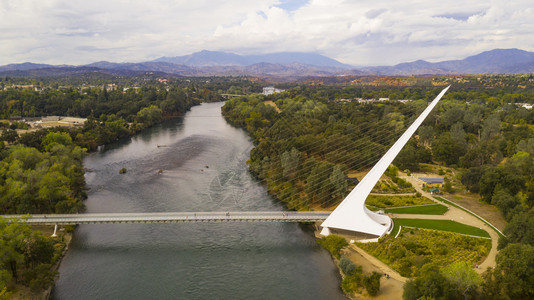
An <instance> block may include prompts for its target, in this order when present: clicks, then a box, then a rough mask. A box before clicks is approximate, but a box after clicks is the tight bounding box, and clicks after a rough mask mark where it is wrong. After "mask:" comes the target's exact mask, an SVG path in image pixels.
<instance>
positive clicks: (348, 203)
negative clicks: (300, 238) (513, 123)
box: [321, 85, 450, 237]
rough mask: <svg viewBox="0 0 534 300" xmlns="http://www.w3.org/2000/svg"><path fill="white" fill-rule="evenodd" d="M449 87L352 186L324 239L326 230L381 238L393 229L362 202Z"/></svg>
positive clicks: (326, 227)
mask: <svg viewBox="0 0 534 300" xmlns="http://www.w3.org/2000/svg"><path fill="white" fill-rule="evenodd" d="M449 87H450V85H449V86H448V87H446V88H445V89H443V90H442V91H441V93H439V95H438V96H437V97H436V98H435V99H434V100H433V101H432V102H431V103H430V104H429V105H428V106H427V108H426V109H425V110H424V111H423V112H422V113H421V115H420V116H419V117H417V119H416V120H415V121H414V122H413V123H412V125H410V127H408V129H407V130H406V132H404V133H403V134H402V136H401V137H400V138H399V139H398V140H397V141H396V142H395V144H393V146H391V148H390V149H389V150H388V151H387V152H386V154H384V156H382V158H381V159H380V160H379V161H378V162H377V163H376V165H375V166H374V167H373V168H372V169H371V171H369V173H367V175H366V176H365V177H364V178H363V179H362V181H360V183H358V185H356V187H355V188H354V189H353V190H352V191H351V192H350V193H349V194H348V195H347V197H345V199H344V200H343V201H342V202H341V203H340V204H339V205H338V207H337V208H336V209H335V210H334V211H333V212H332V213H331V214H330V216H329V217H328V218H327V219H326V220H325V221H324V222H323V223H322V224H321V227H322V228H323V229H322V231H321V234H322V235H324V236H327V235H329V234H330V233H331V231H330V229H333V230H336V229H337V230H341V231H349V232H357V233H364V234H368V235H373V236H378V237H382V236H384V235H385V234H386V233H389V232H391V230H392V229H393V221H392V220H391V218H390V217H388V216H387V215H383V214H378V213H375V212H373V211H370V210H369V209H367V207H365V199H367V196H369V193H371V191H372V190H373V187H374V186H375V185H376V183H377V182H378V180H379V179H380V177H381V176H382V174H384V172H385V171H386V169H387V168H388V166H389V165H390V164H391V163H392V162H393V160H394V159H395V157H396V156H397V154H399V152H400V151H401V150H402V148H403V147H404V145H405V144H406V143H407V142H408V140H409V139H410V137H411V136H412V135H413V134H414V133H415V131H416V130H417V128H419V126H420V125H421V124H422V123H423V121H424V120H425V118H426V117H427V116H428V115H429V114H430V112H431V111H432V109H433V108H434V107H435V106H436V104H438V101H439V100H440V99H441V97H443V95H444V94H445V92H447V90H448V89H449Z"/></svg>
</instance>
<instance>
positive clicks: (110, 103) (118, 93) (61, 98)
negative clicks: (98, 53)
mask: <svg viewBox="0 0 534 300" xmlns="http://www.w3.org/2000/svg"><path fill="white" fill-rule="evenodd" d="M219 100H221V97H220V96H218V94H216V93H215V92H212V91H210V90H207V89H203V88H198V87H193V88H192V89H189V88H180V87H175V86H152V85H149V86H142V87H140V88H129V89H127V90H126V91H124V90H123V89H121V88H118V87H107V86H104V87H98V88H97V87H93V88H90V87H68V88H57V89H54V88H51V87H45V88H43V89H42V90H39V91H36V90H34V89H31V88H24V89H17V88H9V89H6V90H3V91H0V118H9V117H12V116H19V117H41V116H50V115H56V116H72V117H83V118H87V117H92V118H95V119H99V118H101V117H102V116H106V115H114V116H116V117H117V118H119V119H123V120H125V121H127V122H134V121H136V120H135V118H136V115H137V113H138V112H139V111H140V110H141V109H143V108H145V107H148V106H150V105H155V106H157V107H159V108H160V109H161V110H162V111H163V113H164V114H165V115H167V116H173V115H179V114H181V113H183V112H184V111H185V110H187V108H188V107H190V106H191V105H193V104H194V103H198V102H200V101H207V102H210V101H219Z"/></svg>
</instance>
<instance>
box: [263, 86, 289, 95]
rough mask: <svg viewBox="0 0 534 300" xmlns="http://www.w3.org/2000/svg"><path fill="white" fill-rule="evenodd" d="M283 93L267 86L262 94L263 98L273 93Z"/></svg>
mask: <svg viewBox="0 0 534 300" xmlns="http://www.w3.org/2000/svg"><path fill="white" fill-rule="evenodd" d="M284 91H285V90H281V89H277V88H275V87H274V86H267V87H264V88H263V94H264V95H265V96H268V95H272V94H274V93H281V92H284Z"/></svg>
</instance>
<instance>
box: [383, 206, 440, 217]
mask: <svg viewBox="0 0 534 300" xmlns="http://www.w3.org/2000/svg"><path fill="white" fill-rule="evenodd" d="M448 210H449V209H448V208H447V206H445V205H441V204H430V205H423V206H413V207H398V208H386V209H385V212H387V213H392V214H418V215H443V214H445V213H446V212H447V211H448Z"/></svg>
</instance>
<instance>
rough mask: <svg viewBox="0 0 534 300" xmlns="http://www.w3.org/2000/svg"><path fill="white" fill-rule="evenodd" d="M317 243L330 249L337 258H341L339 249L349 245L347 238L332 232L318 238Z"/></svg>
mask: <svg viewBox="0 0 534 300" xmlns="http://www.w3.org/2000/svg"><path fill="white" fill-rule="evenodd" d="M317 243H318V244H319V245H321V246H322V247H323V248H325V249H326V250H328V252H330V253H331V254H332V255H333V256H334V257H335V258H338V259H339V251H340V250H341V249H342V248H343V247H345V246H347V245H348V244H349V243H347V240H345V238H343V237H340V236H339V235H335V234H331V235H329V236H326V237H322V238H320V239H318V240H317Z"/></svg>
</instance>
